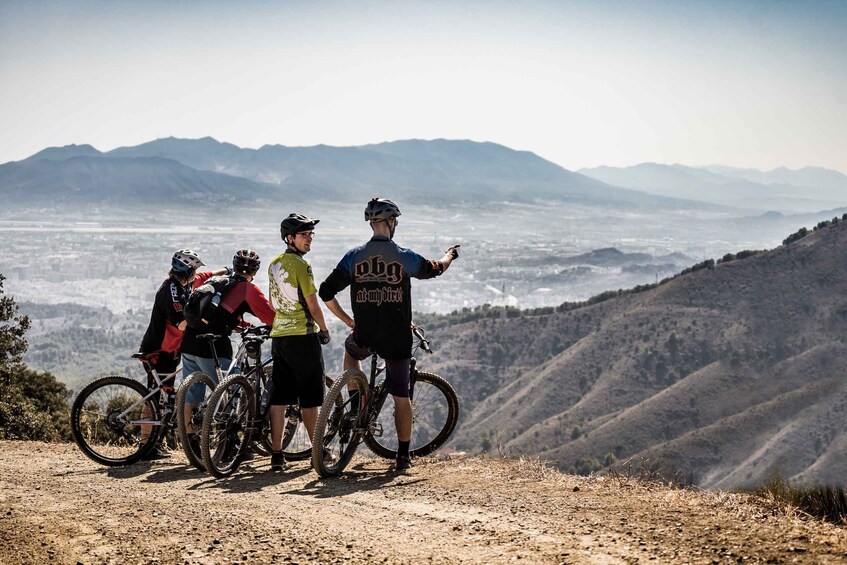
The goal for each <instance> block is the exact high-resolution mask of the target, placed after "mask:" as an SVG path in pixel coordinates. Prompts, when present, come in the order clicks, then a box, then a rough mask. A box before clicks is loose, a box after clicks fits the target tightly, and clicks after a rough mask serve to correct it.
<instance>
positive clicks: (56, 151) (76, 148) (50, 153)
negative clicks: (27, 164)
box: [26, 145, 103, 161]
mask: <svg viewBox="0 0 847 565" xmlns="http://www.w3.org/2000/svg"><path fill="white" fill-rule="evenodd" d="M101 155H103V153H101V152H100V151H98V150H97V149H95V148H93V147H92V146H90V145H66V146H64V147H48V148H47V149H44V150H42V151H39V152H38V153H36V154H35V155H32V156H31V157H28V158H27V159H26V161H42V160H48V161H63V160H65V159H70V158H71V157H99V156H101Z"/></svg>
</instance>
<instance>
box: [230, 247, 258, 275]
mask: <svg viewBox="0 0 847 565" xmlns="http://www.w3.org/2000/svg"><path fill="white" fill-rule="evenodd" d="M261 265H262V261H261V260H260V259H259V254H258V253H256V252H255V251H253V250H252V249H241V250H239V251H238V252H237V253H236V254H235V257H233V258H232V270H233V271H235V272H236V273H238V274H239V275H255V274H256V273H257V272H258V271H259V267H260V266H261Z"/></svg>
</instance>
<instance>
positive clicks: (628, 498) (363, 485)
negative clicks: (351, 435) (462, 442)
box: [0, 442, 847, 563]
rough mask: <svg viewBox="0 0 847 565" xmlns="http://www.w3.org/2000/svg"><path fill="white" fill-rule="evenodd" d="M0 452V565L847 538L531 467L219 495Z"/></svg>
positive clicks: (580, 555) (63, 460)
mask: <svg viewBox="0 0 847 565" xmlns="http://www.w3.org/2000/svg"><path fill="white" fill-rule="evenodd" d="M0 453H2V455H0V563H44V562H48V561H49V562H55V563H78V562H81V563H101V562H110V563H224V562H238V561H250V562H280V563H284V562H295V563H303V562H320V563H374V562H385V563H421V562H436V563H445V562H447V563H449V562H456V563H493V562H507V561H508V562H526V563H646V562H650V561H652V562H659V563H730V562H772V563H791V562H798V563H839V562H844V563H847V529H845V528H839V527H835V526H831V525H826V524H820V523H816V522H814V521H811V520H801V519H798V518H795V517H791V516H787V515H785V514H784V513H779V512H774V511H772V510H769V509H767V508H765V507H763V506H759V505H755V504H752V503H750V502H748V501H746V499H745V498H744V497H742V496H739V495H729V494H725V493H696V492H691V491H678V490H668V489H665V488H662V487H656V486H650V485H645V484H642V483H639V482H638V481H635V480H626V481H617V480H609V479H605V480H599V479H597V478H586V477H573V476H568V475H561V474H559V473H556V472H553V471H550V470H549V469H545V468H543V467H541V466H540V465H538V464H536V463H533V462H518V461H511V462H502V461H497V460H491V459H484V458H463V457H458V458H456V457H454V458H451V459H425V460H420V461H418V462H417V464H416V466H415V467H414V468H413V470H412V471H411V472H410V473H408V474H405V475H395V474H393V473H390V472H388V471H387V470H388V464H387V462H386V461H383V460H378V459H367V458H361V459H356V460H354V462H353V464H352V465H351V467H350V468H349V471H348V472H347V473H346V474H345V475H344V476H343V477H341V478H338V479H334V480H329V481H321V480H319V479H318V477H317V475H316V474H315V473H314V472H312V471H311V469H310V468H309V467H308V466H307V464H306V463H295V464H293V465H292V466H291V467H289V469H288V471H287V472H285V473H283V474H275V473H271V472H270V467H269V465H268V461H267V460H264V459H262V460H256V461H252V462H247V463H245V464H244V465H243V466H242V468H241V469H240V470H239V472H238V473H236V474H235V475H234V476H232V477H231V478H229V479H225V480H215V479H212V478H211V477H209V476H206V475H203V474H201V473H199V472H198V471H193V470H189V469H188V468H187V467H186V466H185V461H184V460H183V459H182V457H181V456H175V457H174V458H173V459H170V460H166V461H164V462H161V461H158V462H152V463H144V464H138V465H135V466H132V467H128V468H116V469H109V468H105V467H101V466H99V465H97V464H95V463H93V462H91V461H89V460H88V459H86V458H85V457H83V456H82V455H81V454H80V453H79V451H77V449H76V447H75V446H74V445H70V444H62V445H47V444H40V443H22V442H0Z"/></svg>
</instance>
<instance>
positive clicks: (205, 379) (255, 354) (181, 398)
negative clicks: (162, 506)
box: [176, 326, 294, 471]
mask: <svg viewBox="0 0 847 565" xmlns="http://www.w3.org/2000/svg"><path fill="white" fill-rule="evenodd" d="M269 331H270V328H269V327H268V326H253V327H250V328H246V329H244V330H242V332H241V344H240V345H239V346H238V350H237V351H236V353H235V355H234V356H233V359H232V362H231V363H230V366H229V368H228V369H227V370H226V371H224V370H223V369H222V368H221V365H220V362H219V360H218V355H217V351H216V350H215V341H216V340H217V339H219V338H220V337H222V336H221V335H218V334H215V333H206V334H200V335H198V336H197V337H198V338H199V339H204V340H206V341H207V342H208V343H209V348H210V349H211V351H212V357H213V358H214V363H215V372H216V376H217V381H215V379H213V378H212V377H211V376H210V375H207V374H206V373H203V372H202V371H195V372H194V373H191V374H190V375H189V376H188V377H187V378H185V379H184V380H183V382H182V384H180V386H179V389H177V393H176V413H177V414H184V413H185V404H186V401H187V399H188V394H189V391H190V390H191V389H192V388H201V389H202V394H200V395H199V396H200V398H201V400H200V401H199V402H198V403H197V405H196V406H193V407H192V409H191V414H190V416H189V417H188V420H187V421H186V419H185V418H184V417H181V418H177V419H176V421H177V437H178V438H179V441H180V443H181V444H182V449H183V451H184V452H185V457H186V459H188V462H189V463H190V464H191V465H193V466H194V467H196V468H197V469H199V470H201V471H205V470H206V466H205V464H204V463H203V455H202V453H201V450H200V440H199V437H200V428H201V426H202V425H203V416H204V415H205V411H206V407H207V406H208V401H209V397H210V396H211V394H212V392H213V391H214V390H215V387H216V386H217V383H219V382H221V381H222V380H224V379H225V378H226V377H228V376H229V375H231V374H235V373H245V372H247V371H248V370H249V369H250V367H249V365H248V363H247V360H248V359H251V360H254V361H255V360H258V359H259V358H260V357H261V354H262V342H263V341H264V340H265V339H266V338H267V335H268V333H269ZM260 365H261V367H262V370H263V371H265V372H266V373H267V377H268V378H269V376H270V374H271V371H273V361H272V359H271V358H270V357H268V358H266V359H265V360H264V361H262V362H261V363H260ZM290 433H291V434H293V433H294V431H293V430H292V431H291V432H290ZM266 435H267V434H265V435H264V436H263V435H262V434H260V435H259V436H257V441H255V442H254V444H253V446H252V449H253V451H255V452H256V453H258V454H260V455H268V454H269V453H270V452H269V451H268V449H269V448H267V447H266V445H269V440H268V439H267V438H266V437H265V436H266ZM289 439H290V438H289Z"/></svg>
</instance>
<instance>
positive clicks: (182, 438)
mask: <svg viewBox="0 0 847 565" xmlns="http://www.w3.org/2000/svg"><path fill="white" fill-rule="evenodd" d="M196 384H203V385H204V386H205V390H209V391H214V390H215V387H216V386H217V385H216V384H215V380H214V379H213V378H212V377H210V376H209V375H207V374H206V373H203V372H201V371H195V372H193V373H191V374H190V375H188V378H187V379H183V381H182V384H180V385H179V388H178V389H177V391H176V402H175V403H174V405H175V406H176V408H175V411H176V414H175V416H176V432H177V437H179V443H180V444H182V450H183V452H185V457H186V459H188V462H189V463H190V464H191V465H193V466H194V467H196V468H197V469H199V470H201V471H205V470H206V465H204V464H203V454H202V453H200V452H199V451H197V452H195V451H194V449H192V447H191V442H190V441H188V440H189V436H190V435H196V437H197V439H198V440H199V438H200V427H201V426H202V425H203V415H204V413H205V409H206V406H207V405H208V401H209V396H210V395H209V396H207V395H204V398H203V401H202V402H200V404H199V405H198V406H197V408H195V409H194V410H193V411H192V414H191V425H192V427H193V428H194V431H193V432H192V434H189V433H188V429H187V426H186V422H185V416H184V414H185V400H186V398H187V397H188V391H189V390H191V387H193V386H194V385H196ZM195 445H196V446H197V448H198V449H199V447H200V445H199V441H198V442H197V443H195Z"/></svg>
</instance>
